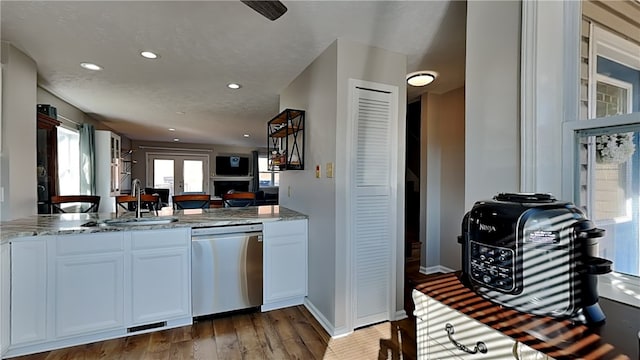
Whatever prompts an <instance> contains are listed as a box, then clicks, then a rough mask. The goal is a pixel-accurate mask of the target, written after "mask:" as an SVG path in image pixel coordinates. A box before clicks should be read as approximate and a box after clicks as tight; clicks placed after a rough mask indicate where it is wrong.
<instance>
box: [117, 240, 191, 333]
mask: <svg viewBox="0 0 640 360" xmlns="http://www.w3.org/2000/svg"><path fill="white" fill-rule="evenodd" d="M190 235H191V232H190V229H166V230H149V231H134V232H131V233H130V236H131V242H130V243H131V263H130V266H131V271H130V272H129V273H130V276H129V280H128V281H129V283H128V288H129V289H128V293H129V294H130V295H129V296H128V297H127V299H128V301H130V306H129V308H130V318H129V321H128V326H129V327H130V326H140V325H148V324H150V323H154V322H164V321H168V320H172V319H181V318H182V319H185V318H189V319H190V317H191V295H190V294H191V261H190V256H191V249H190V242H191V237H190Z"/></svg>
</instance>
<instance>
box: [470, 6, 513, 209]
mask: <svg viewBox="0 0 640 360" xmlns="http://www.w3.org/2000/svg"><path fill="white" fill-rule="evenodd" d="M520 18H521V14H520V2H518V1H494V2H489V1H469V2H468V3H467V44H466V50H467V54H466V56H467V58H466V88H465V99H466V101H465V103H466V109H465V129H466V135H465V169H466V176H465V209H467V210H469V209H471V207H472V206H473V203H474V202H475V201H477V200H484V199H489V198H491V197H493V195H495V194H497V193H499V192H508V191H511V192H515V191H519V190H520V132H519V130H520V127H519V125H520V115H519V114H520V109H519V104H520V85H519V84H520V80H519V79H520V72H519V69H520Z"/></svg>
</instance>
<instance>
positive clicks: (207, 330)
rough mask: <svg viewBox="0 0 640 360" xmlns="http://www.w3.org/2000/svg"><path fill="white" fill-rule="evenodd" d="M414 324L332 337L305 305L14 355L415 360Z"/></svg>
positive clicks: (40, 359) (33, 358)
mask: <svg viewBox="0 0 640 360" xmlns="http://www.w3.org/2000/svg"><path fill="white" fill-rule="evenodd" d="M415 347H416V345H415V322H414V321H413V319H412V318H407V319H404V320H401V321H396V322H384V323H380V324H377V325H372V326H369V327H366V328H362V329H358V330H356V331H355V332H354V333H352V334H350V335H349V336H345V337H342V338H338V339H331V338H330V337H329V335H328V334H327V333H326V332H325V331H324V329H323V328H322V327H321V326H320V324H319V323H318V322H317V321H316V320H315V318H313V316H312V315H311V314H310V313H309V312H308V310H307V309H306V308H305V307H304V306H296V307H291V308H286V309H281V310H274V311H270V312H266V313H260V312H258V311H253V312H244V313H235V314H232V315H227V316H219V317H212V318H208V319H203V320H200V321H198V322H196V323H194V324H193V325H192V326H185V327H180V328H176V329H171V330H165V331H159V332H154V333H149V334H142V335H134V336H130V337H126V338H120V339H113V340H107V341H102V342H97V343H92V344H87V345H79V346H74V347H70V348H65V349H60V350H54V351H49V352H43V353H38V354H33V355H28V356H22V357H16V358H14V359H20V360H44V359H46V360H53V359H56V360H62V359H74V360H75V359H79V360H81V359H86V360H89V359H108V360H112V359H113V360H115V359H123V360H124V359H203V360H204V359H207V360H233V359H277V360H284V359H304V360H307V359H327V360H342V359H345V360H346V359H389V360H391V359H394V360H396V359H397V360H399V359H415V357H416V356H415V353H416V350H415Z"/></svg>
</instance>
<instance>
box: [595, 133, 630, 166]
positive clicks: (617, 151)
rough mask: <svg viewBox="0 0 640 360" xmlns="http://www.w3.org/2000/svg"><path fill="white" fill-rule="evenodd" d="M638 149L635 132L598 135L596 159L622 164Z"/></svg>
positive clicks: (604, 162) (605, 162)
mask: <svg viewBox="0 0 640 360" xmlns="http://www.w3.org/2000/svg"><path fill="white" fill-rule="evenodd" d="M635 151H636V146H635V144H634V143H633V133H632V132H628V133H620V134H611V135H600V136H596V155H597V156H596V161H597V162H599V163H603V164H622V163H623V162H626V161H627V160H629V159H630V158H631V155H633V153H634V152H635Z"/></svg>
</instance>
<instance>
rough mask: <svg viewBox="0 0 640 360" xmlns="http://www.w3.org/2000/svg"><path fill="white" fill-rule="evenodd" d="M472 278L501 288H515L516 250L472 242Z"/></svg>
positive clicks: (508, 289) (498, 288) (508, 290)
mask: <svg viewBox="0 0 640 360" xmlns="http://www.w3.org/2000/svg"><path fill="white" fill-rule="evenodd" d="M470 245H471V246H470V249H469V260H470V263H471V268H470V269H469V270H470V271H469V272H470V275H471V279H472V280H474V281H476V282H478V283H480V284H483V285H486V286H489V287H491V288H494V289H497V290H500V291H502V292H510V291H513V290H514V289H515V283H516V281H515V251H514V250H513V249H510V248H505V247H499V246H492V245H487V244H482V243H478V242H475V241H471V242H470Z"/></svg>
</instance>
